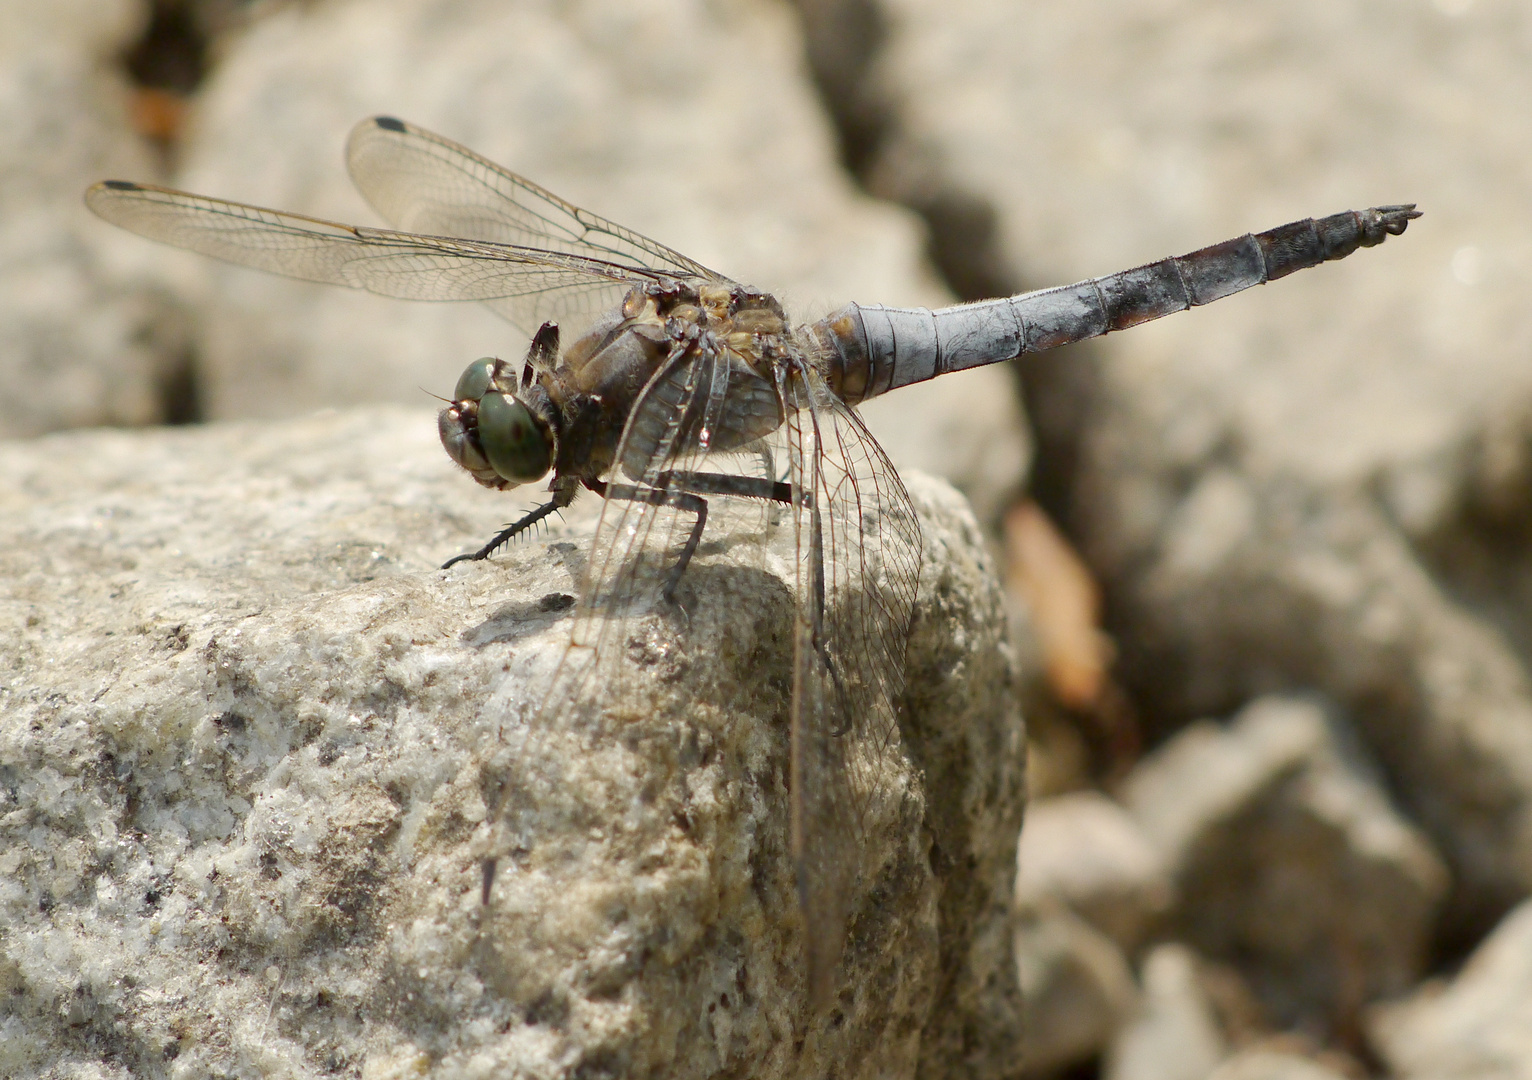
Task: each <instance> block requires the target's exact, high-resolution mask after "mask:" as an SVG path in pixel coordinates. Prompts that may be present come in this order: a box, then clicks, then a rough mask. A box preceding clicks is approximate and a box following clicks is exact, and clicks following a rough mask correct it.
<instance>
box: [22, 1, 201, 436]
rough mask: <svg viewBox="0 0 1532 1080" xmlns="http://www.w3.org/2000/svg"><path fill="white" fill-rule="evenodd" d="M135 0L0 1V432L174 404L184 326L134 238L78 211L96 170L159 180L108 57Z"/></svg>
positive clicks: (138, 419)
mask: <svg viewBox="0 0 1532 1080" xmlns="http://www.w3.org/2000/svg"><path fill="white" fill-rule="evenodd" d="M147 8H148V5H147V4H146V3H143V2H140V0H110V2H103V3H94V2H88V3H87V2H78V0H71V2H66V3H59V4H7V5H5V8H4V10H3V11H0V114H3V115H4V116H5V117H6V121H5V122H4V123H3V124H0V438H3V437H15V436H20V435H29V434H35V433H39V432H44V431H50V430H54V429H57V428H62V427H78V426H85V425H95V424H144V423H152V422H155V421H159V420H163V419H164V418H165V417H166V415H167V411H168V410H170V409H171V408H172V399H173V398H174V395H175V387H176V384H177V378H178V375H179V374H180V372H181V370H182V368H183V367H184V351H185V329H184V326H183V324H182V321H181V318H180V316H179V314H178V312H177V310H176V308H175V306H174V305H173V304H172V303H171V301H170V300H169V298H168V296H167V295H166V294H165V293H164V291H163V290H161V289H158V288H155V287H153V286H150V285H148V284H145V283H144V282H142V281H141V280H140V279H139V277H138V273H137V269H136V266H135V259H136V256H135V254H134V252H133V250H132V249H133V248H136V247H138V246H140V245H135V244H132V243H130V242H129V238H127V237H125V236H122V235H120V234H115V233H114V231H113V230H110V229H107V228H106V227H104V226H103V225H101V224H100V222H97V221H95V220H94V219H92V218H91V216H90V215H89V214H88V213H87V212H86V211H85V208H84V206H83V204H82V203H81V199H80V196H81V195H82V194H83V192H84V191H85V187H86V185H88V184H90V183H91V182H92V181H95V180H99V179H101V178H102V177H103V176H108V175H113V176H115V175H123V174H130V175H136V176H141V177H143V178H144V179H153V178H154V171H155V170H154V165H153V162H152V161H151V159H150V157H149V155H148V154H147V153H146V151H145V149H144V147H143V146H142V145H140V143H139V141H138V139H137V138H136V137H135V136H134V135H132V134H131V133H130V132H129V131H128V128H127V121H126V114H127V107H128V103H127V94H128V88H127V84H126V82H125V81H124V80H123V79H122V78H121V77H120V76H118V75H116V74H114V73H113V71H112V70H111V67H110V65H111V61H112V60H113V58H114V55H115V54H116V53H117V52H118V51H119V50H120V49H122V48H123V47H124V46H125V45H126V44H127V42H128V41H129V40H131V38H132V37H133V36H134V35H135V34H136V33H137V32H138V31H139V29H140V28H141V26H142V25H143V22H144V20H145V19H146V18H147V15H148V10H147Z"/></svg>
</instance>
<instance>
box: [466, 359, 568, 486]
mask: <svg viewBox="0 0 1532 1080" xmlns="http://www.w3.org/2000/svg"><path fill="white" fill-rule="evenodd" d="M472 370H473V369H472V368H470V369H469V371H470V372H471V371H472ZM467 378H468V374H467V373H465V374H464V376H463V379H464V381H466V380H467ZM459 385H460V386H461V384H459ZM479 445H480V446H482V447H483V448H484V456H485V457H486V458H488V459H489V464H490V466H491V467H492V468H493V469H494V470H495V472H496V473H498V474H499V475H500V476H502V477H504V478H505V479H507V480H509V481H511V482H512V483H516V484H530V483H531V482H532V481H534V480H537V479H539V478H540V477H541V476H542V475H543V474H544V473H546V472H547V471H548V467H549V466H550V465H552V464H553V446H552V442H551V440H550V439H549V438H548V436H547V434H546V433H544V431H543V430H542V428H540V427H539V426H538V424H537V421H536V420H534V419H533V417H532V414H531V412H529V411H528V410H527V407H526V406H525V405H523V404H522V403H521V402H519V401H517V400H516V399H515V398H513V397H511V396H510V395H509V394H502V393H500V392H499V391H491V392H490V393H487V394H485V395H484V396H483V397H482V398H480V399H479Z"/></svg>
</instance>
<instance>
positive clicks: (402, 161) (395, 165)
mask: <svg viewBox="0 0 1532 1080" xmlns="http://www.w3.org/2000/svg"><path fill="white" fill-rule="evenodd" d="M346 167H347V169H348V170H349V171H350V174H351V180H352V182H353V183H354V184H355V185H356V187H357V190H358V191H360V192H361V193H362V195H363V197H365V198H366V199H367V201H368V203H369V204H371V206H372V208H373V209H374V210H376V211H377V212H378V213H379V214H380V215H381V216H382V217H383V220H384V221H386V222H388V223H389V224H390V225H392V226H393V227H394V228H396V229H401V230H404V231H406V232H411V233H425V234H430V235H433V236H461V237H465V238H468V239H471V240H488V241H491V242H494V243H499V244H510V245H513V246H516V247H528V248H538V249H541V250H546V251H554V252H560V253H563V254H566V255H576V256H579V257H581V258H588V259H595V260H599V261H601V262H604V263H609V264H611V265H613V266H616V267H623V268H626V269H628V270H629V271H630V272H631V277H633V278H645V277H651V276H655V275H664V276H670V277H673V278H676V279H678V280H695V281H698V282H704V281H707V282H719V283H728V279H727V278H725V277H723V276H722V275H721V274H718V273H715V272H714V271H712V270H709V269H708V268H707V267H705V266H703V265H702V264H701V263H699V262H696V261H695V260H693V259H689V258H687V257H686V256H685V255H682V254H681V253H680V252H678V251H675V250H674V249H672V248H669V247H666V246H665V245H664V244H661V243H659V242H658V241H655V240H650V239H649V238H648V237H646V236H643V235H641V234H639V233H636V232H634V231H633V230H631V229H628V228H624V227H623V226H621V225H618V224H616V223H614V222H611V221H608V220H606V219H605V218H603V217H600V216H599V215H597V214H593V213H591V212H590V211H589V210H585V209H582V208H580V207H578V206H575V205H574V204H573V203H570V202H567V201H565V200H564V199H561V198H559V197H558V196H557V195H554V194H553V193H552V192H550V191H548V190H546V189H545V188H543V187H541V186H539V185H538V184H535V183H533V182H532V181H530V180H528V179H526V178H525V177H523V176H520V175H518V174H516V173H514V172H511V171H510V170H509V169H506V168H504V167H502V166H500V165H497V164H495V163H494V162H493V161H490V160H489V159H487V158H485V157H482V156H480V155H479V154H476V153H474V152H473V151H472V150H469V149H468V148H467V147H465V146H461V145H459V144H458V143H455V142H453V141H452V140H451V139H446V138H443V137H442V136H440V135H436V134H434V133H432V132H429V131H426V130H424V129H422V128H418V127H416V126H415V125H413V124H409V123H406V122H405V121H402V120H396V119H394V118H393V117H386V116H376V117H371V118H369V119H367V120H363V121H362V122H361V123H359V124H357V125H356V127H355V128H353V129H352V131H351V136H350V138H349V139H348V140H347V142H346ZM623 291H624V289H623V287H622V286H621V285H614V286H604V287H603V286H601V285H600V284H599V283H592V284H591V286H590V288H588V289H586V290H584V291H578V292H570V291H568V290H565V291H563V292H560V291H558V290H541V291H537V292H528V293H522V294H519V295H516V296H511V297H506V298H505V299H504V300H501V301H498V302H495V303H492V304H491V305H490V306H491V307H493V308H494V309H495V310H496V311H498V312H500V313H501V314H503V315H505V316H506V317H507V318H508V319H510V321H511V322H513V323H514V324H516V325H517V326H519V327H520V328H521V329H522V330H524V331H525V332H526V333H528V334H531V333H533V332H534V331H536V329H537V328H538V326H540V325H541V324H542V323H543V322H545V321H547V320H550V319H551V320H554V321H557V322H559V323H560V324H561V326H562V328H563V330H564V332H565V338H566V340H570V341H572V340H574V338H575V337H577V336H578V335H579V334H580V333H582V332H583V330H584V329H585V325H586V324H587V323H588V322H589V321H590V320H591V319H593V318H594V317H596V316H598V315H600V314H602V313H603V312H605V311H606V310H608V309H609V308H612V307H614V306H615V305H616V304H617V303H618V302H620V301H621V299H622V294H623Z"/></svg>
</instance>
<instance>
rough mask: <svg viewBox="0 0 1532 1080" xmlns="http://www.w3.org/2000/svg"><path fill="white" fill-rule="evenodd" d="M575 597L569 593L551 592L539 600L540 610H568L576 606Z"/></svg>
mask: <svg viewBox="0 0 1532 1080" xmlns="http://www.w3.org/2000/svg"><path fill="white" fill-rule="evenodd" d="M574 603H575V598H574V597H573V596H570V595H569V594H568V593H561V592H556V593H549V594H548V595H546V596H544V597H543V598H542V599H540V600H539V601H538V602H537V610H538V611H568V610H569V609H570V608H572V607H574Z"/></svg>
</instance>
